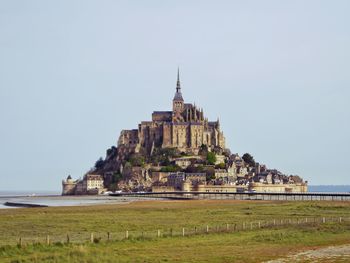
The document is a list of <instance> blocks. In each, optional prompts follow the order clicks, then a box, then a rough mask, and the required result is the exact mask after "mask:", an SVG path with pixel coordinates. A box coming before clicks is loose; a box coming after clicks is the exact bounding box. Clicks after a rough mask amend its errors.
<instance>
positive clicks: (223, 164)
mask: <svg viewBox="0 0 350 263" xmlns="http://www.w3.org/2000/svg"><path fill="white" fill-rule="evenodd" d="M215 168H216V169H225V168H226V165H225V163H219V164H217V165H215Z"/></svg>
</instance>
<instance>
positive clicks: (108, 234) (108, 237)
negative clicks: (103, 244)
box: [107, 232, 110, 241]
mask: <svg viewBox="0 0 350 263" xmlns="http://www.w3.org/2000/svg"><path fill="white" fill-rule="evenodd" d="M109 239H110V233H109V232H107V240H108V241H109Z"/></svg>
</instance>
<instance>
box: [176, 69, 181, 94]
mask: <svg viewBox="0 0 350 263" xmlns="http://www.w3.org/2000/svg"><path fill="white" fill-rule="evenodd" d="M176 92H181V85H180V68H179V67H177V82H176Z"/></svg>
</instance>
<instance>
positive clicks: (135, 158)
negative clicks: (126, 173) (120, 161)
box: [130, 153, 145, 166]
mask: <svg viewBox="0 0 350 263" xmlns="http://www.w3.org/2000/svg"><path fill="white" fill-rule="evenodd" d="M130 163H131V165H132V166H143V165H144V164H145V157H144V156H142V155H141V154H137V153H135V154H133V155H131V157H130Z"/></svg>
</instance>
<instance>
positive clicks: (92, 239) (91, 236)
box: [90, 233, 94, 243]
mask: <svg viewBox="0 0 350 263" xmlns="http://www.w3.org/2000/svg"><path fill="white" fill-rule="evenodd" d="M90 242H91V243H94V233H91V234H90Z"/></svg>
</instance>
